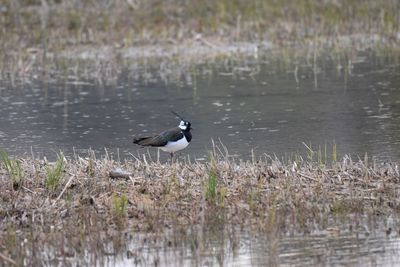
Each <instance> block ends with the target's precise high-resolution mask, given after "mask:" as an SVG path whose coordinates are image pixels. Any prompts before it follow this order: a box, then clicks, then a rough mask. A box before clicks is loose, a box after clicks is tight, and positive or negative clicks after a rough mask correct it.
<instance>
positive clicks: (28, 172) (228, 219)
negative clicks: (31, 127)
mask: <svg viewBox="0 0 400 267" xmlns="http://www.w3.org/2000/svg"><path fill="white" fill-rule="evenodd" d="M17 160H18V161H19V162H21V164H20V168H21V171H22V173H23V174H24V177H25V179H24V182H23V185H22V186H19V187H18V188H13V186H12V184H10V182H9V181H10V179H11V177H10V176H11V175H12V172H11V173H9V171H8V168H9V167H8V165H7V164H8V163H6V162H4V163H3V164H1V165H0V186H1V188H2V194H1V198H0V206H1V207H2V209H1V211H0V237H1V238H0V240H3V241H0V251H1V252H2V257H3V258H6V259H8V260H9V261H13V262H15V263H16V264H22V263H24V265H37V264H39V265H40V264H46V263H50V262H52V263H53V264H55V263H57V262H59V263H60V262H63V261H65V260H66V259H69V260H75V261H79V258H81V259H84V261H86V263H88V262H92V263H93V261H98V260H99V258H98V256H100V255H105V254H107V255H108V254H110V253H111V254H112V255H117V254H120V253H122V254H123V255H126V253H128V254H129V253H131V251H129V250H128V252H127V246H128V244H129V242H131V239H132V238H133V237H132V236H134V233H153V234H166V233H171V231H172V233H175V234H178V233H179V236H182V235H183V236H186V238H189V239H191V238H194V239H192V241H190V242H194V243H191V244H192V245H191V246H193V250H194V251H193V253H194V254H196V253H197V252H196V251H197V250H199V249H202V248H204V244H203V245H201V244H200V243H199V242H202V241H201V240H204V239H203V238H205V237H204V236H203V234H200V233H199V235H200V236H197V237H196V235H195V236H193V232H192V231H193V230H194V229H196V227H200V228H204V229H210V231H211V232H213V231H214V230H211V229H216V230H215V231H217V232H218V231H220V230H217V229H224V228H225V227H230V225H235V227H239V226H247V227H248V229H253V230H255V231H256V232H257V233H264V234H265V235H267V236H269V238H270V240H274V238H278V237H279V236H281V235H286V234H294V233H313V232H315V231H319V232H321V231H322V232H326V233H329V232H332V231H334V232H349V231H350V232H356V233H359V234H366V235H368V234H370V232H369V231H370V230H369V229H374V230H373V231H378V230H379V229H380V231H383V232H390V233H394V234H397V233H399V230H400V228H399V224H398V222H399V221H400V220H399V218H400V216H399V215H400V213H399V212H400V202H399V199H400V195H399V194H400V190H399V189H400V187H399V180H400V173H399V167H398V163H396V162H392V163H384V164H378V163H376V162H374V161H372V162H371V161H370V160H369V159H368V157H367V156H366V157H365V159H363V160H359V161H358V162H353V161H352V159H351V158H350V157H347V156H345V157H344V158H343V159H342V160H341V161H340V162H339V161H338V162H334V163H332V164H328V165H326V164H321V162H312V161H308V160H303V159H302V158H301V157H300V156H298V157H297V158H296V161H288V162H285V163H283V162H281V161H279V160H278V159H276V158H271V157H269V156H264V157H261V158H256V157H254V158H253V160H252V161H247V162H245V161H235V160H232V159H228V158H226V157H225V156H221V155H220V156H218V155H214V156H213V157H212V159H210V162H208V163H189V162H187V163H182V162H177V163H174V164H172V165H171V164H168V163H165V164H160V163H157V162H150V161H149V160H138V159H136V160H133V161H129V160H126V161H125V162H118V161H115V160H113V159H111V158H109V157H107V156H106V157H105V158H103V159H95V158H94V157H93V156H92V154H91V155H90V156H89V157H88V158H80V157H77V158H75V159H63V157H62V155H61V156H60V157H59V159H58V163H56V167H55V168H54V167H52V168H54V169H53V170H57V171H56V172H57V177H59V180H58V181H57V183H54V185H58V186H53V187H52V189H53V190H52V191H48V190H46V187H48V183H47V182H45V181H47V179H48V177H49V173H48V169H49V166H53V165H54V164H51V163H49V162H47V161H46V160H38V159H32V158H19V159H17ZM11 161H12V160H11ZM64 161H65V163H63V162H64ZM121 168H122V169H121ZM62 169H65V173H64V175H58V174H59V173H60V172H61V170H62ZM122 170H123V171H122ZM16 190H17V191H16ZM382 218H384V220H383V221H386V220H387V218H391V219H390V220H392V223H391V224H390V225H388V224H386V225H385V226H383V227H377V226H376V224H377V221H382ZM385 218H386V219H385ZM378 219H379V220H378ZM238 229H239V228H238ZM332 229H333V230H332ZM235 231H236V230H235ZM64 233H68V235H64ZM190 236H191V237H190ZM234 236H236V234H235V235H234ZM176 238H177V237H175V238H174V239H173V240H175V241H168V242H171V243H170V245H171V244H175V245H176V246H179V244H178V243H176V242H178V240H177V239H176ZM186 238H185V240H187V239H186ZM168 240H169V239H168ZM182 242H183V241H182ZM184 242H186V241H184ZM231 242H237V241H235V240H231ZM33 244H35V245H33ZM99 244H103V245H101V246H100V247H99ZM110 245H111V247H110ZM40 248H47V250H48V253H45V254H43V253H41V252H40V250H41V249H40ZM85 251H86V252H90V253H91V254H90V255H96V256H93V257H94V258H83V257H80V256H83V255H84V254H85V253H86V252H85ZM140 251H141V250H138V251H136V252H134V255H136V256H135V257H140V253H141V252H140Z"/></svg>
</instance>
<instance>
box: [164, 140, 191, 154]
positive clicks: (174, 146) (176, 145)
mask: <svg viewBox="0 0 400 267" xmlns="http://www.w3.org/2000/svg"><path fill="white" fill-rule="evenodd" d="M188 145H189V142H188V141H187V140H186V137H183V138H182V139H180V140H178V141H176V142H168V143H167V144H166V145H165V146H164V147H161V150H162V151H165V152H169V153H175V152H176V151H179V150H182V149H184V148H185V147H187V146H188Z"/></svg>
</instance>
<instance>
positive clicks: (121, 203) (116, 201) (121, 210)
mask: <svg viewBox="0 0 400 267" xmlns="http://www.w3.org/2000/svg"><path fill="white" fill-rule="evenodd" d="M113 207H114V214H115V215H116V216H117V217H123V216H124V215H125V213H126V208H127V207H128V198H127V197H126V195H125V194H122V195H121V196H117V195H115V194H114V195H113Z"/></svg>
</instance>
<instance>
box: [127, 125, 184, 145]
mask: <svg viewBox="0 0 400 267" xmlns="http://www.w3.org/2000/svg"><path fill="white" fill-rule="evenodd" d="M182 137H183V133H182V131H181V129H180V128H179V127H175V128H171V129H169V130H166V131H164V132H162V133H160V134H158V135H156V136H152V137H142V138H138V139H134V140H133V142H134V143H135V144H138V145H141V146H155V147H158V146H165V145H166V144H167V143H168V141H178V140H179V139H181V138H182Z"/></svg>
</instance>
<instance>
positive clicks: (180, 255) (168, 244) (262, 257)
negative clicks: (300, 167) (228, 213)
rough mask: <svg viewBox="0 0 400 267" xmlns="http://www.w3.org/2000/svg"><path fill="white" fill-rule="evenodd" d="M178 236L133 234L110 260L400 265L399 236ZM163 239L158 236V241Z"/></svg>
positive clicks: (172, 263) (136, 262)
mask: <svg viewBox="0 0 400 267" xmlns="http://www.w3.org/2000/svg"><path fill="white" fill-rule="evenodd" d="M174 239H176V237H171V238H168V237H164V239H161V240H159V239H156V238H154V239H152V237H151V236H148V237H141V239H139V238H137V239H134V240H132V242H131V243H130V245H128V247H127V248H126V253H123V254H122V255H120V256H117V257H116V258H112V261H111V262H108V263H107V264H106V265H115V266H132V265H138V266H158V265H160V266H327V265H329V266H343V265H344V266H376V265H379V266H397V265H398V264H400V254H399V249H400V239H399V237H389V236H386V235H382V236H368V235H359V234H350V233H347V234H342V235H325V234H320V235H306V236H304V235H299V236H286V237H281V238H279V239H274V238H272V239H271V238H269V237H267V236H265V237H263V236H259V235H258V236H256V235H252V236H251V235H246V236H242V237H241V240H236V241H232V240H230V239H228V238H226V240H223V241H222V242H221V240H219V242H218V241H216V240H214V241H211V242H209V244H208V247H207V248H202V249H199V248H196V245H197V243H195V242H192V243H190V241H189V242H188V243H186V244H180V245H176V244H175V245H174ZM157 240H158V241H157Z"/></svg>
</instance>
